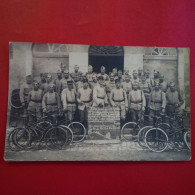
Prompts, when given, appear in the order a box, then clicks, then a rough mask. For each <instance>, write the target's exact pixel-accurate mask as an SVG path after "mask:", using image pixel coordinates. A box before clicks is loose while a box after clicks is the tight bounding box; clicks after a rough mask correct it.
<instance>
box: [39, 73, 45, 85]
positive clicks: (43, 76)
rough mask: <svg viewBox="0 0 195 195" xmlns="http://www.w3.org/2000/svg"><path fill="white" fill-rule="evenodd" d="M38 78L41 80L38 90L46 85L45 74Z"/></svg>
mask: <svg viewBox="0 0 195 195" xmlns="http://www.w3.org/2000/svg"><path fill="white" fill-rule="evenodd" d="M40 78H41V81H40V86H39V87H40V88H41V87H42V85H43V84H44V83H46V74H45V73H40Z"/></svg>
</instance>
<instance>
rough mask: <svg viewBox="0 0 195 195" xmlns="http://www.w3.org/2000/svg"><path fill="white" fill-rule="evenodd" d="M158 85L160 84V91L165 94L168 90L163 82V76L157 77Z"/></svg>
mask: <svg viewBox="0 0 195 195" xmlns="http://www.w3.org/2000/svg"><path fill="white" fill-rule="evenodd" d="M159 84H160V89H161V90H162V91H163V92H165V93H166V91H167V89H168V84H167V82H165V81H164V75H162V74H160V76H159Z"/></svg>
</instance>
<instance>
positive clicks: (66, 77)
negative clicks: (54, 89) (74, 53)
mask: <svg viewBox="0 0 195 195" xmlns="http://www.w3.org/2000/svg"><path fill="white" fill-rule="evenodd" d="M67 81H73V79H72V78H71V77H70V76H69V72H68V71H65V72H64V74H63V77H62V79H61V80H60V83H59V89H58V94H59V96H61V93H62V91H63V89H65V88H68V84H67ZM73 88H74V89H76V86H75V84H74V81H73Z"/></svg>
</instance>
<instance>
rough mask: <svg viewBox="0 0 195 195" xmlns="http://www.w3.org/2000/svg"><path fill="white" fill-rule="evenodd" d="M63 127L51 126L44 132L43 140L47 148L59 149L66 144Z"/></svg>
mask: <svg viewBox="0 0 195 195" xmlns="http://www.w3.org/2000/svg"><path fill="white" fill-rule="evenodd" d="M64 129H65V128H64V127H63V128H62V127H59V126H58V127H52V128H51V129H49V130H48V131H47V133H46V134H45V137H44V140H45V143H46V147H47V148H48V149H49V150H60V149H62V147H63V146H64V145H65V144H66V141H67V134H66V131H65V130H64Z"/></svg>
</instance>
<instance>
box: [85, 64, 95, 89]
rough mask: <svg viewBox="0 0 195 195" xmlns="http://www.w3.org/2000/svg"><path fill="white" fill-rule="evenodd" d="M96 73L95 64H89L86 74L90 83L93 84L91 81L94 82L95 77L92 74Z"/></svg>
mask: <svg viewBox="0 0 195 195" xmlns="http://www.w3.org/2000/svg"><path fill="white" fill-rule="evenodd" d="M94 74H95V73H93V66H92V65H89V66H88V72H87V74H86V77H87V79H88V82H89V85H90V84H91V82H93V79H92V76H93V75H94Z"/></svg>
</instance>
